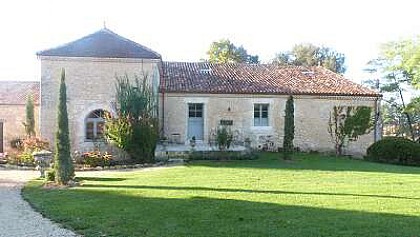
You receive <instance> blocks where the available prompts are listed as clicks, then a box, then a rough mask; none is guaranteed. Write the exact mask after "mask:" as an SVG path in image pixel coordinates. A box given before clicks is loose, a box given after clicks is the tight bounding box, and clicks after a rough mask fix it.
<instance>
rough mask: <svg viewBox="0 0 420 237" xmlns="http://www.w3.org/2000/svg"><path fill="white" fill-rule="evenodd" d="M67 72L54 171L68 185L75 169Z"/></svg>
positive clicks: (60, 109)
mask: <svg viewBox="0 0 420 237" xmlns="http://www.w3.org/2000/svg"><path fill="white" fill-rule="evenodd" d="M65 77H66V76H65V71H64V69H62V71H61V81H60V92H59V97H58V109H57V123H58V124H57V132H56V136H55V156H54V169H55V180H56V182H57V183H59V184H67V183H68V182H69V181H70V180H71V179H72V178H73V177H74V167H73V163H72V160H71V156H70V139H69V121H68V115H67V94H66V83H65Z"/></svg>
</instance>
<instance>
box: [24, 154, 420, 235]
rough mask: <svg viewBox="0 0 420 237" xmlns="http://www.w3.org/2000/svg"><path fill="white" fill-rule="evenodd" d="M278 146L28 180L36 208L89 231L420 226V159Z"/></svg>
mask: <svg viewBox="0 0 420 237" xmlns="http://www.w3.org/2000/svg"><path fill="white" fill-rule="evenodd" d="M277 156H278V154H263V155H261V158H260V159H258V160H252V161H231V162H226V161H225V162H197V163H193V164H190V165H188V166H184V167H172V168H163V169H154V170H139V171H132V172H100V173H96V174H92V173H78V174H77V176H78V177H79V178H80V180H82V183H83V185H82V186H79V187H74V188H68V189H62V190H46V189H43V188H41V185H42V181H40V180H35V181H32V182H30V183H28V184H27V185H26V187H25V188H24V190H23V195H24V197H25V199H27V200H28V201H29V202H30V203H31V204H32V205H33V206H34V207H35V208H36V209H37V210H39V211H40V212H42V213H43V214H44V215H46V216H47V217H49V218H51V219H53V220H55V221H57V222H59V223H62V224H63V225H64V226H66V227H68V228H71V229H73V230H75V231H76V232H78V233H80V234H83V235H85V236H299V237H304V236H341V237H344V236H358V237H359V236H369V237H375V236H378V237H379V236H381V237H384V236H392V237H394V236H401V237H403V236H407V237H417V236H420V169H419V168H415V167H402V166H394V165H386V164H376V163H369V162H364V161H357V160H349V159H345V158H332V157H322V156H318V155H307V154H299V155H297V157H295V158H294V161H292V162H285V161H279V160H278V159H277Z"/></svg>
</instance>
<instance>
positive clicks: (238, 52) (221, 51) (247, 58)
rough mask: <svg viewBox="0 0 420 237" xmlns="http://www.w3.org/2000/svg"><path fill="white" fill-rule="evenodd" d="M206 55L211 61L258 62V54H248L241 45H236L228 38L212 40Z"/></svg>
mask: <svg viewBox="0 0 420 237" xmlns="http://www.w3.org/2000/svg"><path fill="white" fill-rule="evenodd" d="M207 55H208V56H209V59H208V60H209V62H211V63H259V59H258V55H250V54H248V52H247V50H246V49H245V48H244V47H243V46H239V47H237V46H235V45H234V44H233V43H231V42H230V40H228V39H221V40H219V41H214V42H213V43H212V44H211V45H210V49H209V51H207Z"/></svg>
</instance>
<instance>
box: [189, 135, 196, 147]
mask: <svg viewBox="0 0 420 237" xmlns="http://www.w3.org/2000/svg"><path fill="white" fill-rule="evenodd" d="M195 145H196V140H195V136H192V138H191V139H190V146H191V147H192V148H194V147H195Z"/></svg>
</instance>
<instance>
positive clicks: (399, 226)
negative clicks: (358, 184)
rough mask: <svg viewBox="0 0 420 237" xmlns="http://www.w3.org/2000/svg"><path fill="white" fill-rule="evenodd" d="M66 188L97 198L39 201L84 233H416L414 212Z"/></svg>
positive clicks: (376, 236) (381, 236)
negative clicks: (402, 213) (156, 195)
mask: <svg viewBox="0 0 420 237" xmlns="http://www.w3.org/2000/svg"><path fill="white" fill-rule="evenodd" d="M148 188H150V187H148ZM65 192H72V193H73V192H74V193H73V194H72V195H73V196H78V197H79V198H81V199H82V200H95V205H92V203H91V202H86V203H85V202H81V201H80V199H74V198H73V199H69V200H66V202H46V201H45V202H46V203H43V204H42V205H40V206H41V207H42V208H43V210H45V209H48V208H51V209H52V210H54V211H60V212H61V213H62V214H61V215H62V216H61V217H60V218H59V219H60V220H66V221H65V222H66V223H65V224H66V225H69V226H70V227H72V228H73V229H75V230H77V231H78V232H79V233H80V234H83V235H86V236H99V235H101V236H105V235H106V236H289V237H293V236H296V237H297V236H299V237H312V236H313V237H315V236H341V237H349V236H369V237H387V236H389V237H391V236H392V237H395V236H400V237H416V236H420V234H419V233H420V218H419V217H413V216H404V215H395V214H381V213H367V212H360V211H347V210H336V209H325V208H315V207H305V206H291V205H278V204H272V203H261V202H249V201H240V200H232V199H213V198H207V197H191V198H187V199H179V198H149V197H142V196H133V195H125V193H122V192H121V193H118V192H112V193H109V192H107V191H104V190H87V189H79V190H66V191H65ZM46 195H51V193H49V194H46ZM44 198H45V197H44ZM40 200H48V199H40ZM45 205H47V206H45ZM52 206H55V207H54V208H55V209H54V208H53V207H52ZM44 213H46V214H47V215H48V216H52V217H54V216H56V215H54V214H51V213H48V211H47V212H44ZM49 214H51V215H49Z"/></svg>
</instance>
